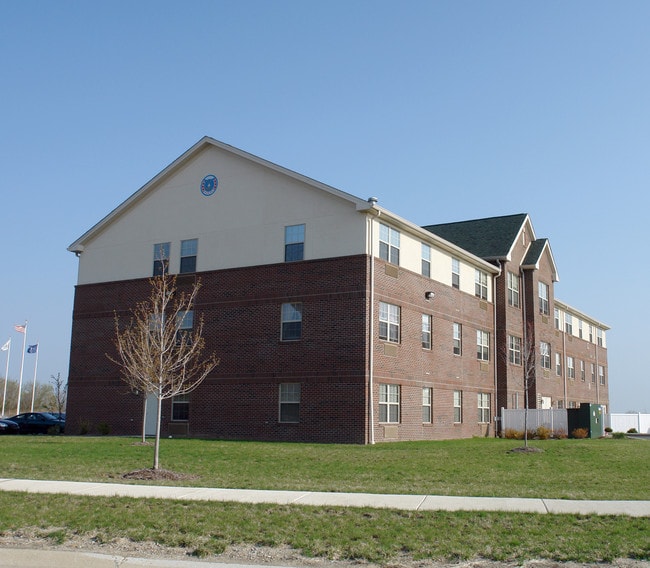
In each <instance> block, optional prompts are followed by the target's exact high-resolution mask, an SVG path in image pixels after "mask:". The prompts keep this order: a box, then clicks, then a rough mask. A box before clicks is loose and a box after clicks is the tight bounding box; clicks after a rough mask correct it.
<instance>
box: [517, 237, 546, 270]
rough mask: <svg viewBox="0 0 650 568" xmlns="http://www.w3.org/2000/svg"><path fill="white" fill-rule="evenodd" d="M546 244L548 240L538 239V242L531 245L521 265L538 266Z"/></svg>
mask: <svg viewBox="0 0 650 568" xmlns="http://www.w3.org/2000/svg"><path fill="white" fill-rule="evenodd" d="M546 243H548V239H537V240H536V241H533V242H532V243H530V247H528V252H527V253H526V257H525V258H524V260H522V261H521V265H522V266H534V265H535V264H537V261H539V257H540V256H541V255H542V251H543V250H544V246H545V245H546Z"/></svg>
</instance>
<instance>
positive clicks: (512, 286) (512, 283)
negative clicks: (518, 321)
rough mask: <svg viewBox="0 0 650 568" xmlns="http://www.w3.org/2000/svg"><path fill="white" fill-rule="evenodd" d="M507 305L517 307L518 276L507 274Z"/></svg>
mask: <svg viewBox="0 0 650 568" xmlns="http://www.w3.org/2000/svg"><path fill="white" fill-rule="evenodd" d="M508 305H509V306H512V307H513V308H518V307H519V275H518V274H514V273H512V272H508Z"/></svg>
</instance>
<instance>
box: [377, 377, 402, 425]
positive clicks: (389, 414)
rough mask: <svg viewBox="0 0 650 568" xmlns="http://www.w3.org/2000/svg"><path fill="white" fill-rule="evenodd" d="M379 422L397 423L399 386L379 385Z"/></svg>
mask: <svg viewBox="0 0 650 568" xmlns="http://www.w3.org/2000/svg"><path fill="white" fill-rule="evenodd" d="M379 422H390V423H392V424H397V423H399V385H382V384H380V385H379Z"/></svg>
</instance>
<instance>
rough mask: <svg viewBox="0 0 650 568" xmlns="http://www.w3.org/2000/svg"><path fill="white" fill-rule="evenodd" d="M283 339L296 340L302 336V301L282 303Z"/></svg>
mask: <svg viewBox="0 0 650 568" xmlns="http://www.w3.org/2000/svg"><path fill="white" fill-rule="evenodd" d="M280 337H281V339H282V341H296V340H297V339H300V338H301V337H302V303H300V302H297V303H291V304H282V330H281V336H280Z"/></svg>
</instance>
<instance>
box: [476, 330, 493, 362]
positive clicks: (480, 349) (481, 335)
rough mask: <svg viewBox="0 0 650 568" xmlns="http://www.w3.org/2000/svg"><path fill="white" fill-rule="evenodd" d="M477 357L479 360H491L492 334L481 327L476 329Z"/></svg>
mask: <svg viewBox="0 0 650 568" xmlns="http://www.w3.org/2000/svg"><path fill="white" fill-rule="evenodd" d="M476 358H477V359H478V360H479V361H489V360H490V334H489V333H488V332H487V331H481V330H480V329H478V330H476Z"/></svg>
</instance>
